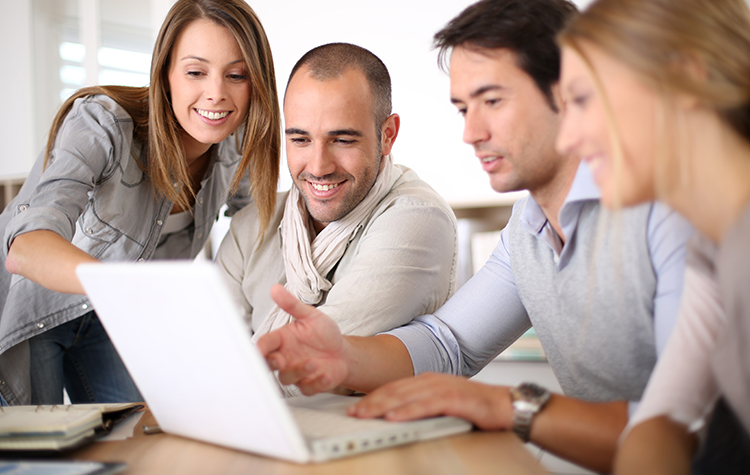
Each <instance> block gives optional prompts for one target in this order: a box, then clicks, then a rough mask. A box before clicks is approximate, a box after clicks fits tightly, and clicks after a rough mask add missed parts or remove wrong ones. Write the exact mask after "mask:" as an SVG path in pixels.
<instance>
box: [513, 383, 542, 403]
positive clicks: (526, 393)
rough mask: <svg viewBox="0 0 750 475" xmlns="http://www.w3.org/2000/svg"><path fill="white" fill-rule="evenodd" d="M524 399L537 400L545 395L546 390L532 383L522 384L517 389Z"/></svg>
mask: <svg viewBox="0 0 750 475" xmlns="http://www.w3.org/2000/svg"><path fill="white" fill-rule="evenodd" d="M518 391H519V392H520V393H521V396H523V398H524V399H539V398H541V397H543V396H544V395H545V394H547V390H546V389H544V388H543V387H541V386H537V385H536V384H533V383H524V384H522V385H520V386H519V387H518Z"/></svg>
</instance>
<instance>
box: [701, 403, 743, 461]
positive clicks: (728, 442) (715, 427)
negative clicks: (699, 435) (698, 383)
mask: <svg viewBox="0 0 750 475" xmlns="http://www.w3.org/2000/svg"><path fill="white" fill-rule="evenodd" d="M690 473H692V474H693V475H713V474H717V473H720V474H721V475H734V474H737V475H747V474H748V473H750V435H749V434H748V433H747V431H746V430H745V428H744V427H743V426H742V423H741V422H740V420H739V419H738V418H737V416H736V415H735V413H734V411H733V410H732V408H731V407H729V404H728V403H727V401H726V400H725V399H724V398H723V397H722V398H719V400H718V401H717V402H716V407H715V408H714V413H713V415H712V416H711V421H710V422H709V424H708V432H707V433H706V442H705V445H704V446H703V447H702V449H701V452H700V453H699V454H698V456H697V457H696V458H695V459H694V460H693V466H692V469H691V472H690Z"/></svg>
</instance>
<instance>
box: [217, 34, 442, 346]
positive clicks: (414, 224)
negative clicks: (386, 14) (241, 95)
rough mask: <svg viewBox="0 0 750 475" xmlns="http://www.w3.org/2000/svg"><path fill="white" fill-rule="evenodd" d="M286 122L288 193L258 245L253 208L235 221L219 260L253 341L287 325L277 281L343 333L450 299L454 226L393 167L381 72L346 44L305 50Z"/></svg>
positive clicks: (368, 331) (386, 83)
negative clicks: (276, 295)
mask: <svg viewBox="0 0 750 475" xmlns="http://www.w3.org/2000/svg"><path fill="white" fill-rule="evenodd" d="M284 118H285V123H286V152H287V162H288V165H289V171H290V173H291V175H292V179H293V180H294V185H293V186H292V189H291V190H290V191H288V192H284V193H279V195H278V200H277V206H276V211H275V213H274V216H273V218H272V220H271V224H270V225H269V231H268V232H267V233H266V235H265V236H264V237H263V240H262V241H255V240H254V239H253V236H257V234H258V223H259V220H258V216H257V212H256V211H255V207H248V208H247V209H246V210H243V211H241V212H239V213H237V214H236V215H235V216H234V217H233V218H232V223H231V228H230V231H229V233H228V234H227V236H226V237H225V238H224V241H223V242H222V245H221V248H220V249H219V253H218V256H217V259H216V260H217V262H218V264H219V265H220V267H221V268H222V269H223V270H224V272H225V274H226V277H227V280H228V282H229V283H230V288H231V290H232V293H233V294H234V296H235V299H236V301H237V302H238V304H239V305H241V306H242V308H243V309H244V312H245V315H246V319H247V321H248V324H249V326H250V327H251V330H252V331H253V333H254V339H257V337H258V336H259V335H262V334H264V333H266V332H268V331H270V330H272V329H275V328H278V327H280V326H282V325H284V324H286V323H288V322H289V321H290V320H291V317H290V316H289V315H288V314H287V313H286V312H284V311H283V310H281V309H279V308H278V307H277V306H276V305H275V304H274V302H273V301H272V300H271V296H270V289H271V287H272V285H274V284H277V283H280V284H284V285H285V286H286V288H287V289H289V291H290V292H292V294H294V295H295V296H296V297H297V298H299V299H300V300H302V301H303V302H305V303H307V304H310V305H314V306H318V307H319V308H320V309H321V310H323V311H325V312H326V313H327V314H328V315H330V316H331V317H332V318H333V319H334V320H335V321H336V322H337V323H338V325H339V326H340V327H341V330H342V331H343V332H344V333H345V334H351V335H372V334H375V333H377V332H381V331H384V330H389V329H392V328H395V327H397V326H400V325H403V324H405V323H407V322H409V321H410V320H411V319H412V318H414V317H416V316H418V315H421V314H423V313H429V312H433V311H435V310H437V309H438V308H439V307H440V306H441V305H442V304H443V303H444V302H445V301H446V300H447V299H448V297H450V295H451V294H452V293H453V292H454V291H455V268H456V252H457V242H456V241H457V237H456V220H455V216H454V214H453V211H452V210H451V209H450V207H449V206H448V204H447V203H446V202H445V201H444V200H443V199H442V198H441V197H440V196H439V195H438V194H437V193H436V192H435V191H434V190H432V188H430V187H429V186H428V185H427V184H426V183H425V182H423V181H421V180H420V179H419V177H418V176H417V175H416V173H414V171H412V170H410V169H408V168H406V167H404V166H400V165H394V164H393V161H392V158H391V150H392V148H393V144H394V142H395V141H396V137H397V136H398V131H399V126H400V119H399V116H398V115H397V114H392V113H391V82H390V77H389V74H388V70H387V69H386V67H385V65H384V64H383V63H382V62H381V61H380V59H378V58H377V57H376V56H375V55H373V54H372V53H371V52H369V51H367V50H365V49H363V48H360V47H358V46H355V45H351V44H343V43H336V44H329V45H324V46H320V47H318V48H315V49H313V50H311V51H309V52H308V53H307V54H305V55H304V56H303V57H302V58H301V59H300V60H299V62H298V63H297V64H296V65H295V66H294V68H293V69H292V73H291V76H290V79H289V83H288V85H287V90H286V95H285V98H284ZM250 208H252V209H250Z"/></svg>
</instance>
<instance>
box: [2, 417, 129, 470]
mask: <svg viewBox="0 0 750 475" xmlns="http://www.w3.org/2000/svg"><path fill="white" fill-rule="evenodd" d="M142 407H143V406H142V405H138V404H129V403H126V404H75V405H54V406H7V407H0V456H7V452H19V453H21V452H45V451H62V450H68V449H72V448H75V447H78V446H80V445H83V444H84V443H86V442H88V441H90V440H92V439H93V438H94V437H96V436H100V435H102V434H105V433H107V432H109V431H110V430H111V428H112V426H113V425H114V424H116V423H117V422H119V421H120V420H122V419H123V418H125V417H127V416H129V415H130V414H132V413H133V412H134V411H136V410H138V409H140V408H142ZM0 473H4V472H3V471H2V470H0Z"/></svg>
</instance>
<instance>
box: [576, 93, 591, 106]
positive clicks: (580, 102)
mask: <svg viewBox="0 0 750 475" xmlns="http://www.w3.org/2000/svg"><path fill="white" fill-rule="evenodd" d="M588 101H589V95H588V94H581V95H578V96H573V104H575V105H577V106H578V107H583V106H585V105H586V103H587V102H588Z"/></svg>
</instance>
